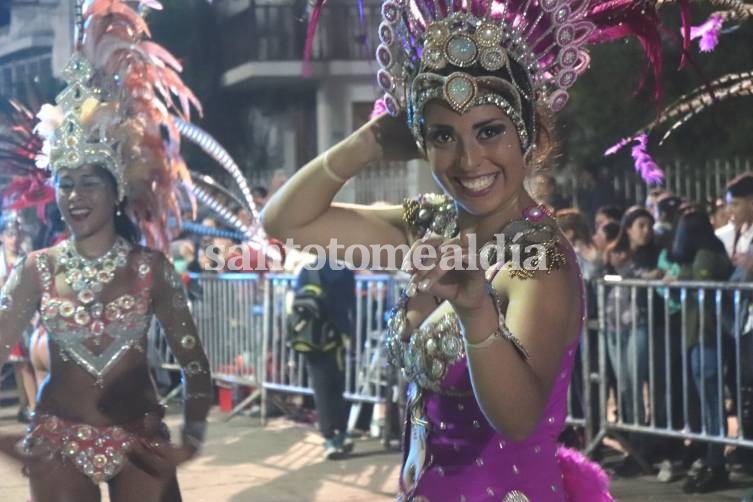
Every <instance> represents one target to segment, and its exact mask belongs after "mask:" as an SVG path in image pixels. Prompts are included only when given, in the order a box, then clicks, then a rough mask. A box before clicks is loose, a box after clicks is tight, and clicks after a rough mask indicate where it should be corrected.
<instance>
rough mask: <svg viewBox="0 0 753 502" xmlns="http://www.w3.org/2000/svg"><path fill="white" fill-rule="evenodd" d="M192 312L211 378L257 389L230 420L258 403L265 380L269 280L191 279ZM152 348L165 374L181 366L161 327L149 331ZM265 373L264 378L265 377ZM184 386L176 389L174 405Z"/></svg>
mask: <svg viewBox="0 0 753 502" xmlns="http://www.w3.org/2000/svg"><path fill="white" fill-rule="evenodd" d="M190 280H191V281H192V284H191V285H190V287H189V290H190V292H191V295H190V296H191V310H192V313H193V317H194V320H195V322H196V327H197V330H198V332H199V336H200V338H201V341H202V344H203V345H204V350H205V351H206V354H207V358H208V359H209V367H210V371H211V373H212V378H213V380H215V381H221V382H226V383H231V384H241V385H244V386H248V387H251V388H253V389H254V392H253V393H252V394H251V395H250V396H248V397H247V398H246V399H245V400H244V401H243V402H242V403H240V404H239V405H238V406H236V409H235V410H233V413H231V415H230V416H233V415H234V414H235V413H236V412H237V411H238V410H240V409H242V408H244V407H245V406H247V405H248V404H250V403H251V402H252V401H253V400H255V399H258V398H259V396H260V395H261V386H262V382H263V380H264V379H265V378H266V376H265V375H264V368H265V360H264V354H265V351H264V349H263V342H264V336H263V334H264V333H265V332H266V330H267V324H266V318H265V303H264V302H265V298H266V296H265V287H266V280H265V279H264V278H263V276H261V275H260V274H256V273H233V274H191V275H190ZM150 339H151V342H150V347H151V349H152V350H153V351H154V357H155V358H156V360H157V364H158V365H159V367H160V368H161V369H164V370H168V371H176V370H178V369H179V368H180V367H179V365H178V364H177V362H176V361H175V358H174V357H173V355H172V353H171V351H170V348H169V346H168V344H167V342H166V340H165V338H164V336H162V334H161V332H160V329H159V326H158V325H156V323H155V326H154V327H153V329H152V330H151V331H150ZM260 372H261V374H260ZM179 390H180V387H178V388H176V389H173V391H171V392H170V393H169V394H168V396H167V397H165V398H163V401H167V400H169V399H170V398H171V397H173V396H174V395H175V394H177V392H179Z"/></svg>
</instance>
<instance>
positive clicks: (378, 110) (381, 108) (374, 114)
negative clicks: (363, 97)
mask: <svg viewBox="0 0 753 502" xmlns="http://www.w3.org/2000/svg"><path fill="white" fill-rule="evenodd" d="M385 113H387V105H385V104H384V99H383V98H379V99H377V100H376V101H374V108H373V109H372V110H371V115H369V119H370V120H373V119H375V118H378V117H381V116H382V115H384V114H385Z"/></svg>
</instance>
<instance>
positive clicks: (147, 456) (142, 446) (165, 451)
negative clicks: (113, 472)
mask: <svg viewBox="0 0 753 502" xmlns="http://www.w3.org/2000/svg"><path fill="white" fill-rule="evenodd" d="M195 455H196V450H195V449H194V448H192V447H190V446H188V445H181V446H175V445H172V444H170V443H169V442H167V441H150V440H147V439H143V440H136V441H134V442H133V443H132V444H131V446H130V448H129V449H128V459H129V460H130V461H131V462H132V463H133V464H134V465H136V466H137V467H138V468H139V469H141V470H143V471H144V472H146V473H147V474H149V475H151V476H154V477H157V478H164V477H169V476H173V475H174V474H175V470H176V469H177V468H178V466H179V465H181V464H183V463H185V462H187V461H189V460H191V459H192V458H193V457H194V456H195Z"/></svg>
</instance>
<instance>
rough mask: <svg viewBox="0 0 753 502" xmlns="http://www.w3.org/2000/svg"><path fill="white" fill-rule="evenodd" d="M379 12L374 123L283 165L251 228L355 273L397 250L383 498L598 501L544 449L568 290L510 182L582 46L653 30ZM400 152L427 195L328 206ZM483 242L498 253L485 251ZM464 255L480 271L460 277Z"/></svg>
mask: <svg viewBox="0 0 753 502" xmlns="http://www.w3.org/2000/svg"><path fill="white" fill-rule="evenodd" d="M382 13H383V17H384V20H383V22H382V24H381V25H380V27H379V37H380V39H381V41H382V44H381V45H380V46H379V47H378V48H377V51H376V54H377V59H378V62H379V64H380V66H381V68H382V69H381V70H380V71H379V73H378V75H377V80H378V82H379V85H380V86H381V87H382V88H383V89H384V91H385V92H386V94H385V96H384V98H383V105H384V108H386V111H387V112H388V114H385V115H383V116H381V117H379V118H376V119H374V120H372V121H371V122H369V123H368V124H366V125H365V126H364V127H362V128H361V129H359V130H358V131H356V132H355V133H353V134H352V135H351V136H350V137H348V138H346V139H345V140H343V141H342V142H340V143H339V144H337V145H335V146H334V147H332V148H331V149H330V150H328V151H327V152H325V153H324V154H323V155H321V156H320V157H318V158H316V159H314V160H313V161H312V162H310V163H309V164H308V165H306V166H305V167H304V168H303V169H301V170H299V171H298V172H297V173H296V175H295V176H294V177H293V178H291V179H290V180H289V181H288V182H287V183H286V184H285V186H283V188H282V189H280V191H278V192H277V193H276V194H275V196H274V197H273V198H272V200H271V201H270V202H269V203H268V204H267V206H266V207H265V210H264V212H263V215H262V221H263V223H264V226H265V229H266V230H267V232H268V233H269V234H270V235H273V236H275V237H276V238H279V239H283V240H284V239H287V238H292V239H294V241H295V242H296V243H297V244H300V245H307V244H318V245H321V246H326V245H327V244H328V243H329V242H330V239H336V240H337V244H338V245H342V247H339V248H338V249H339V251H338V252H339V258H341V259H342V258H345V257H346V256H348V257H349V258H351V259H352V260H353V261H355V262H356V263H362V261H361V260H362V259H363V253H364V249H374V247H373V246H394V247H395V248H399V249H400V250H401V251H400V252H399V253H398V254H399V255H400V259H403V258H405V261H404V262H403V269H404V270H406V271H408V272H409V273H411V280H410V282H409V284H408V286H407V287H406V289H405V291H404V293H403V295H402V298H401V300H400V302H399V303H398V305H397V307H396V308H395V310H394V312H393V313H392V318H391V321H390V323H389V341H388V348H389V352H390V354H391V358H392V361H393V363H394V364H395V365H397V366H399V367H401V368H402V370H403V372H404V374H405V375H406V377H407V378H408V379H409V381H410V390H409V399H408V409H407V420H406V429H405V445H404V452H405V455H404V459H403V468H402V471H401V477H400V498H401V500H406V501H408V500H412V501H421V502H426V501H431V502H448V501H468V502H476V501H485V500H494V501H505V502H513V501H515V502H520V501H533V502H547V501H562V500H571V501H582V502H586V501H588V502H598V501H607V500H612V498H611V496H610V494H609V492H608V488H607V478H606V476H605V474H604V473H603V472H602V471H601V469H600V468H599V467H598V466H596V465H595V464H593V463H591V462H589V461H588V460H587V459H585V458H584V457H583V456H581V455H580V454H579V453H577V452H575V451H572V450H568V449H565V448H562V447H559V446H558V445H557V443H556V441H557V437H558V435H559V433H560V431H561V430H562V428H563V424H564V421H565V416H566V399H567V387H568V383H569V382H570V372H571V369H572V365H573V357H574V354H575V351H576V350H575V349H576V347H577V344H578V341H579V338H580V334H581V331H582V328H583V324H582V323H583V316H584V304H583V298H582V291H583V284H582V280H581V277H580V272H579V270H578V267H577V263H576V259H575V256H574V254H573V250H572V248H571V247H570V245H569V244H568V242H567V240H566V239H565V237H564V236H563V235H562V234H561V233H560V231H559V230H558V229H557V226H556V224H555V222H554V221H553V220H552V218H551V217H550V216H549V215H548V214H547V213H546V211H545V210H544V208H542V207H539V206H537V205H536V204H535V202H534V201H533V200H532V198H531V197H530V196H529V194H528V193H527V192H526V190H525V189H524V186H523V181H524V179H525V177H526V175H528V174H529V173H530V172H531V169H533V168H534V166H535V165H537V164H539V163H541V162H545V158H546V154H547V153H548V151H550V149H551V147H552V136H551V134H550V131H551V128H550V125H549V124H550V119H551V118H552V116H553V115H554V113H556V112H557V111H558V110H560V109H561V108H562V107H563V106H564V105H565V103H566V101H567V98H568V93H567V89H568V88H569V87H570V86H571V85H572V84H573V83H574V81H575V80H576V77H577V76H578V75H579V74H580V73H582V72H583V71H585V69H586V67H587V66H588V63H589V59H588V55H587V53H586V52H585V49H584V47H585V44H586V42H587V41H590V40H599V41H603V40H609V39H613V38H618V37H621V36H625V35H627V34H629V33H630V32H631V30H632V29H633V28H635V27H636V26H640V27H641V28H645V29H644V30H642V33H643V34H644V35H646V34H656V26H655V23H654V19H655V13H654V12H653V10H652V9H651V7H650V6H649V5H648V4H646V5H641V6H638V5H637V4H634V3H632V2H627V1H625V2H604V3H602V2H594V3H593V4H592V3H590V2H588V1H574V2H567V1H563V0H519V1H518V0H506V1H494V2H487V1H472V2H469V1H452V0H450V1H444V0H437V1H432V0H388V1H386V2H384V4H383V6H382ZM312 17H315V16H312ZM618 23H620V24H618ZM653 40H656V41H658V38H655V39H653ZM647 47H648V50H649V51H650V52H651V53H652V54H653V55H656V52H655V51H656V50H657V48H656V47H655V46H654V45H652V44H651V43H648V44H647ZM403 112H405V116H402V113H403ZM398 116H400V117H399V118H398V119H396V118H394V117H398ZM406 122H407V126H408V127H407V128H406V127H405V124H406ZM416 157H423V158H425V159H426V160H427V161H428V163H429V165H430V166H431V169H432V173H433V176H434V179H435V180H436V181H437V183H438V184H439V185H440V186H441V187H442V189H443V191H444V194H442V195H434V194H425V195H421V196H418V197H416V198H413V199H410V200H407V201H406V202H405V203H404V204H403V205H402V206H391V207H380V208H373V207H365V206H358V205H343V204H337V203H333V202H332V201H333V198H334V197H335V195H336V194H337V192H338V191H339V190H340V188H341V187H342V185H343V184H344V183H345V182H346V180H347V179H349V178H351V177H353V176H354V175H356V174H357V173H358V172H359V171H360V170H362V169H364V168H365V167H366V166H367V165H369V164H370V163H372V162H374V161H379V160H382V159H387V160H394V159H398V160H406V159H410V158H416ZM498 234H504V236H505V238H506V239H505V241H504V242H505V243H506V244H505V245H502V242H503V241H502V240H501V239H500V240H499V242H498V244H500V246H499V247H496V246H495V236H496V235H498ZM473 239H475V243H476V245H475V246H471V245H470V242H471V241H472V240H473ZM513 243H514V244H515V245H517V246H518V247H517V248H515V247H514V246H512V245H511V244H513ZM451 244H452V245H454V249H453V248H451V247H449V245H451ZM419 247H423V248H425V249H426V248H434V249H435V250H436V253H435V256H436V257H435V258H422V257H421V256H420V255H419V252H418V249H419ZM477 249H478V250H477ZM516 249H517V251H518V252H519V253H520V254H518V255H517V257H518V259H517V260H516V259H515V258H516ZM346 250H347V255H346ZM427 254H430V253H429V252H428V251H427V252H425V254H424V255H423V256H424V257H425V256H426V255H427ZM372 258H373V257H372ZM453 258H454V259H453ZM481 260H485V261H486V262H487V263H490V264H492V266H491V267H488V268H487V270H485V271H484V270H479V269H478V268H477V269H472V267H470V266H468V265H469V264H470V263H473V262H475V263H477V264H478V263H481ZM459 262H460V263H462V265H463V266H461V267H458V266H457V265H458V263H459ZM382 263H385V262H384V261H382ZM451 264H454V266H453V265H451ZM421 265H422V266H421Z"/></svg>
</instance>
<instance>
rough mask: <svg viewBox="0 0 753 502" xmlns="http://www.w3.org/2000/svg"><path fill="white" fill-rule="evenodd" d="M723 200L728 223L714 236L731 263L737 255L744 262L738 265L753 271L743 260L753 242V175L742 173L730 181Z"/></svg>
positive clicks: (752, 264) (752, 267)
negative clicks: (722, 245)
mask: <svg viewBox="0 0 753 502" xmlns="http://www.w3.org/2000/svg"><path fill="white" fill-rule="evenodd" d="M725 200H726V202H727V211H728V213H729V223H727V225H725V226H723V227H722V228H720V229H719V230H717V231H716V236H717V237H719V239H720V240H721V241H722V243H723V244H724V248H725V249H726V250H727V254H728V255H729V256H730V257H731V258H732V261H733V262H734V261H735V256H737V255H738V254H739V255H740V256H741V258H740V260H743V261H745V263H743V262H742V261H741V263H740V265H742V266H744V268H747V269H753V263H747V261H748V260H746V259H745V258H743V257H744V256H746V255H747V254H748V249H749V248H750V244H751V241H753V174H751V173H744V174H741V175H740V176H737V177H736V178H734V179H733V180H732V181H730V182H729V183H728V184H727V191H726V193H725ZM736 265H737V263H736ZM748 265H751V266H748Z"/></svg>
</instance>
